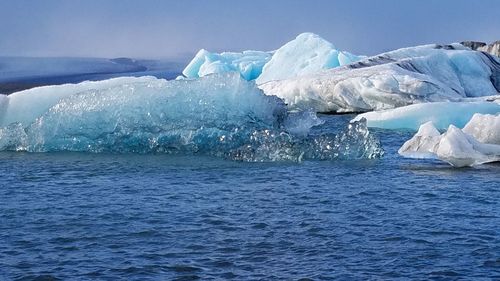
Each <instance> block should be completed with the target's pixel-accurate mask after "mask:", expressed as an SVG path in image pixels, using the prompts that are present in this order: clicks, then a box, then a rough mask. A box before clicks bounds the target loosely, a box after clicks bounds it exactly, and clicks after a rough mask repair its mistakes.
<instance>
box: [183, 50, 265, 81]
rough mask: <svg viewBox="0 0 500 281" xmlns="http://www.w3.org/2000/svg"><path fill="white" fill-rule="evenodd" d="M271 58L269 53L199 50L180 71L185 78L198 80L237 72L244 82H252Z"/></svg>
mask: <svg viewBox="0 0 500 281" xmlns="http://www.w3.org/2000/svg"><path fill="white" fill-rule="evenodd" d="M270 58H271V53H270V52H261V51H244V52H242V53H234V52H224V53H221V54H217V53H210V52H208V51H207V50H204V49H201V50H200V51H199V52H198V53H197V54H196V56H195V57H194V58H193V59H192V60H191V62H190V63H189V64H188V65H187V66H186V68H185V69H184V70H183V71H182V74H183V75H184V76H185V77H187V78H199V77H203V76H206V75H209V74H213V73H224V72H238V73H240V75H241V77H243V78H244V79H245V80H253V79H255V78H257V77H258V76H259V75H260V74H261V73H262V68H263V67H264V64H266V63H267V62H268V61H269V59H270Z"/></svg>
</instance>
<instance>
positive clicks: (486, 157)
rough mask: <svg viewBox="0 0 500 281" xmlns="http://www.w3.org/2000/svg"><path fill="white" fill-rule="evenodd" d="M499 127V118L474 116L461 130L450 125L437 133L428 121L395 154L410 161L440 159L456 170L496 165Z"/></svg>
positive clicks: (499, 145)
mask: <svg viewBox="0 0 500 281" xmlns="http://www.w3.org/2000/svg"><path fill="white" fill-rule="evenodd" d="M484 121H492V122H489V123H488V122H484ZM499 125H500V116H493V115H482V114H476V115H474V117H473V118H472V119H471V121H470V122H469V123H467V125H466V126H465V128H464V129H463V130H461V129H459V128H457V127H455V126H453V125H450V126H449V127H448V130H447V131H446V132H445V133H443V134H440V133H439V131H438V130H437V129H436V128H435V127H434V125H433V124H432V122H427V123H425V124H423V125H422V126H421V127H420V129H419V131H418V132H417V134H415V136H413V137H412V138H411V139H410V140H408V141H407V142H405V144H403V146H402V147H401V148H400V149H399V151H398V153H399V154H400V155H402V156H404V157H409V158H432V159H440V160H442V161H445V162H447V163H449V164H450V165H452V166H455V167H465V166H474V165H479V164H484V163H489V162H497V161H500V142H499V140H500V138H499V135H498V132H499V131H500V130H499V129H500V127H498V126H499Z"/></svg>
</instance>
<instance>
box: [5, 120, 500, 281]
mask: <svg viewBox="0 0 500 281" xmlns="http://www.w3.org/2000/svg"><path fill="white" fill-rule="evenodd" d="M350 117H351V116H341V117H338V116H337V117H334V116H323V117H322V118H325V119H326V121H327V122H326V123H325V125H323V127H321V128H317V130H325V131H335V130H337V128H338V126H344V125H345V122H346V120H348V119H349V118H350ZM376 133H377V135H378V136H380V138H381V141H382V144H383V147H384V149H385V151H386V153H385V155H384V157H383V158H382V159H378V160H364V161H340V160H339V161H306V162H303V163H241V162H232V161H227V160H221V159H216V158H210V157H202V156H172V155H133V154H130V155H112V154H81V153H8V152H2V153H0V173H1V177H0V280H58V279H60V280H170V279H179V280H195V279H201V280H210V279H217V280H220V279H235V280H254V279H263V280H276V279H285V280H298V279H301V278H305V279H306V280H307V279H311V280H330V279H346V280H353V279H356V280H366V279H377V280H378V279H393V278H394V279H405V278H409V279H430V278H434V279H443V280H448V279H452V280H453V279H469V280H470V279H476V280H477V279H485V280H490V279H500V179H499V176H498V175H499V172H500V165H497V164H495V165H484V166H481V167H478V168H467V169H453V168H450V167H449V166H448V165H446V164H442V163H440V162H435V161H415V160H407V159H402V158H400V157H399V156H397V154H396V150H397V148H398V147H399V146H400V145H401V144H402V143H403V142H404V140H406V139H408V138H409V137H410V136H411V133H405V132H388V131H378V132H376Z"/></svg>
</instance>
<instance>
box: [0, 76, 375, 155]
mask: <svg viewBox="0 0 500 281" xmlns="http://www.w3.org/2000/svg"><path fill="white" fill-rule="evenodd" d="M0 106H1V108H0V109H1V112H0V114H1V117H0V118H1V124H2V126H3V128H1V129H0V150H17V151H30V152H47V151H83V152H94V153H97V152H111V153H130V152H136V153H187V154H196V153H201V154H207V155H214V156H218V157H225V158H229V159H235V160H242V161H301V160H302V159H336V158H341V159H359V158H374V157H379V156H380V155H381V154H382V150H381V148H380V144H379V142H378V140H377V139H376V138H375V137H374V136H373V135H371V134H370V133H369V131H368V129H367V127H366V123H365V122H364V121H361V122H357V123H354V124H350V125H349V127H348V129H347V130H346V131H345V132H343V133H341V134H339V135H319V136H312V135H310V134H309V129H310V128H311V127H312V126H314V125H318V124H321V121H320V120H319V119H318V118H317V117H316V115H315V114H314V113H311V112H302V113H288V111H287V108H286V105H285V104H284V103H283V101H282V100H281V99H279V98H277V97H274V96H266V95H264V93H263V92H262V91H261V90H259V89H258V88H257V87H256V86H255V83H253V82H247V81H245V80H243V79H242V78H240V75H238V74H234V73H229V74H221V75H212V76H209V77H205V78H201V79H194V80H184V81H182V80H181V81H166V80H162V79H156V78H153V77H142V78H118V79H110V80H106V81H101V82H85V83H80V84H76V85H61V86H49V87H42V88H35V89H32V90H28V91H23V92H19V93H15V94H12V95H11V96H8V97H2V99H0Z"/></svg>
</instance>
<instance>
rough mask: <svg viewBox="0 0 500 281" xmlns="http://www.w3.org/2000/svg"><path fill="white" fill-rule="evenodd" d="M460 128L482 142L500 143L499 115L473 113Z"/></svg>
mask: <svg viewBox="0 0 500 281" xmlns="http://www.w3.org/2000/svg"><path fill="white" fill-rule="evenodd" d="M462 130H463V131H464V132H465V133H467V134H469V135H471V136H473V137H474V138H476V139H477V140H478V141H480V142H482V143H492V144H500V115H492V114H474V116H472V118H471V120H470V121H469V122H468V123H467V124H466V125H465V127H464V128H463V129H462Z"/></svg>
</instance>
